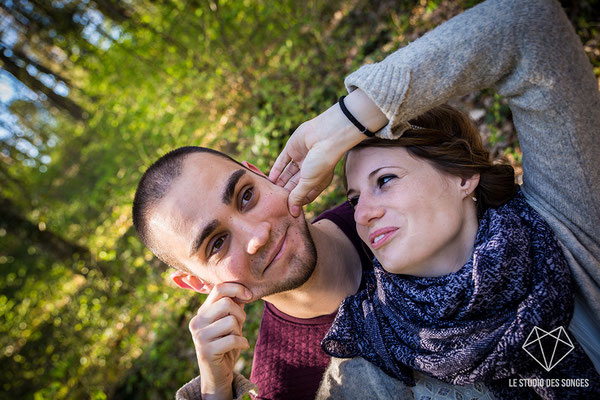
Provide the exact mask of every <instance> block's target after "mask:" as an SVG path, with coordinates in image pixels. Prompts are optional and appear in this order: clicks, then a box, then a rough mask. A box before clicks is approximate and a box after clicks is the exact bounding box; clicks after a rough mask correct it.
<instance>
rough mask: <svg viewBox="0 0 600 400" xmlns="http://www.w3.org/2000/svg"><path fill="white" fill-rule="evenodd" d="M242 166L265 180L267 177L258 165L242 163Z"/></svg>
mask: <svg viewBox="0 0 600 400" xmlns="http://www.w3.org/2000/svg"><path fill="white" fill-rule="evenodd" d="M242 165H243V166H244V167H246V168H248V169H249V170H250V171H252V172H254V173H256V174H258V175H261V176H264V177H265V178H266V177H267V176H266V175H265V174H264V173H263V172H262V171H261V170H260V169H259V168H258V167H257V166H256V165H254V164H252V163H249V162H248V161H242Z"/></svg>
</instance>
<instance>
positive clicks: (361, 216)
mask: <svg viewBox="0 0 600 400" xmlns="http://www.w3.org/2000/svg"><path fill="white" fill-rule="evenodd" d="M365 197H366V196H362V195H361V197H360V199H359V200H358V204H357V205H356V207H355V208H354V221H356V223H357V224H359V225H363V226H369V225H371V224H373V223H374V222H375V221H377V220H378V219H379V218H381V217H382V216H383V214H385V210H384V208H383V207H381V206H378V205H377V204H375V203H374V202H373V200H372V199H371V200H369V199H367V198H365Z"/></svg>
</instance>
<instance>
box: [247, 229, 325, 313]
mask: <svg viewBox="0 0 600 400" xmlns="http://www.w3.org/2000/svg"><path fill="white" fill-rule="evenodd" d="M301 226H302V228H300V236H301V238H302V248H301V249H299V251H298V250H296V251H294V253H293V254H292V256H291V259H290V260H289V262H287V264H288V269H287V271H286V272H285V273H284V275H285V276H286V279H285V281H283V282H281V281H280V282H275V283H273V284H272V285H270V286H269V287H268V288H266V287H265V288H263V290H261V291H260V292H262V293H256V294H257V295H258V296H256V297H254V296H253V298H255V299H259V298H262V299H264V300H267V301H269V299H268V298H271V297H272V296H275V295H277V294H280V293H284V292H289V291H291V290H294V289H297V288H299V287H300V286H302V285H304V284H305V283H306V282H307V281H308V280H309V279H310V277H311V276H312V274H313V272H314V271H315V267H316V266H317V249H316V247H315V244H314V241H313V239H312V236H311V234H310V231H309V229H308V225H307V223H306V221H304V224H302V225H301ZM280 261H283V260H280ZM267 272H269V271H267ZM270 272H273V271H270ZM253 293H254V292H253Z"/></svg>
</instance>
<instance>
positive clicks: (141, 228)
mask: <svg viewBox="0 0 600 400" xmlns="http://www.w3.org/2000/svg"><path fill="white" fill-rule="evenodd" d="M193 153H208V154H213V155H216V156H219V157H223V158H225V159H227V160H229V161H231V162H234V163H236V164H238V165H240V166H241V167H242V168H245V167H244V166H243V165H242V164H240V163H239V162H237V161H236V160H234V159H233V158H231V157H229V156H228V155H227V154H224V153H221V152H220V151H217V150H213V149H209V148H206V147H199V146H184V147H179V148H177V149H175V150H172V151H170V152H168V153H167V154H165V155H163V156H162V157H160V158H159V159H158V160H156V161H155V162H154V163H153V164H152V165H151V166H150V167H149V168H148V169H147V170H146V172H144V175H143V176H142V179H140V182H139V183H138V186H137V189H136V191H135V197H134V200H133V226H134V227H135V230H136V231H137V233H138V235H139V237H140V239H141V240H142V242H143V243H144V244H145V245H146V247H148V248H149V249H150V250H151V251H152V252H153V253H154V254H155V255H156V256H157V257H158V258H160V259H161V260H162V261H163V262H165V263H167V264H169V265H171V266H172V267H175V268H178V269H182V270H184V271H186V272H189V271H187V268H186V267H185V266H184V265H180V264H179V263H178V262H177V261H176V260H175V259H173V258H172V257H170V256H169V255H168V254H164V252H161V251H159V248H158V246H156V244H155V243H153V241H152V238H151V234H150V229H149V227H148V217H149V215H150V214H151V212H152V210H153V208H154V206H156V204H157V203H158V202H159V201H160V200H162V199H163V198H164V197H165V195H166V194H167V193H168V192H169V189H170V187H171V185H172V183H173V181H174V180H175V179H176V178H178V177H179V176H180V175H181V172H182V166H183V161H184V160H185V158H186V157H187V156H188V155H190V154H193Z"/></svg>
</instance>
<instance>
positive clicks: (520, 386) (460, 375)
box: [321, 192, 600, 399]
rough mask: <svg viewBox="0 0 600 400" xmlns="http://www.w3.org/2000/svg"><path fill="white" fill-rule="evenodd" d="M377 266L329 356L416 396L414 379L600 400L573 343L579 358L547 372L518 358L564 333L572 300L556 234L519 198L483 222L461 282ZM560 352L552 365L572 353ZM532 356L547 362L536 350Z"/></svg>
mask: <svg viewBox="0 0 600 400" xmlns="http://www.w3.org/2000/svg"><path fill="white" fill-rule="evenodd" d="M374 264H375V265H374V270H371V271H367V272H365V276H364V278H363V279H364V282H365V283H366V288H365V289H364V290H362V291H360V292H359V293H357V294H356V295H354V296H351V297H348V298H347V299H345V300H344V301H343V303H342V305H341V306H340V309H339V311H338V314H337V316H336V319H335V321H334V323H333V325H332V327H331V329H330V330H329V333H328V334H327V336H326V337H325V339H323V342H322V344H321V345H322V347H323V350H325V352H326V353H328V354H330V355H332V356H335V357H341V358H349V357H356V356H361V357H363V358H365V359H366V360H368V361H370V362H372V363H373V364H375V365H377V366H378V367H379V368H381V369H382V370H383V371H385V372H386V373H387V374H388V375H390V376H392V377H395V378H397V379H400V380H402V381H404V382H405V383H406V384H408V385H410V386H414V378H413V374H412V370H417V371H420V372H422V373H424V374H426V375H429V376H433V377H435V378H437V379H440V380H442V381H444V382H447V383H451V384H455V385H466V384H472V383H477V382H479V383H485V384H486V385H487V386H488V387H489V389H490V390H492V392H493V393H494V395H495V396H496V398H498V399H517V398H518V399H530V398H531V399H534V398H539V397H541V398H544V399H571V398H589V399H591V398H598V399H600V382H599V381H600V377H599V376H598V374H597V373H596V372H595V369H594V367H593V365H592V363H591V361H590V360H589V358H588V357H587V356H586V355H585V353H584V352H583V350H582V349H581V347H580V345H579V344H578V343H577V342H576V341H575V340H574V338H573V337H572V335H571V341H572V343H573V345H574V347H575V348H574V350H573V351H572V352H571V353H569V354H568V355H567V356H566V357H565V358H564V359H563V360H561V361H560V362H559V363H558V364H557V365H556V366H554V367H553V368H551V370H550V371H549V372H547V371H546V370H545V369H544V368H542V366H540V364H539V363H538V362H537V361H535V360H534V358H533V357H532V356H531V355H529V354H528V353H527V352H526V351H525V350H524V349H523V348H522V346H523V345H524V344H525V343H526V339H528V336H529V335H530V333H531V332H532V331H533V330H534V327H536V326H537V327H538V328H541V329H543V330H544V331H546V332H550V331H552V330H554V329H555V328H558V327H560V326H563V327H564V328H565V329H566V328H567V326H568V325H569V322H570V320H571V317H572V315H573V291H572V282H571V276H570V272H569V268H568V265H567V263H566V261H565V258H564V256H563V253H562V250H561V249H560V247H559V244H558V242H557V240H556V238H555V236H554V233H553V232H552V230H551V229H550V227H549V226H548V225H547V224H546V222H545V221H544V220H543V219H542V218H541V217H540V216H539V215H538V214H537V213H536V212H535V211H534V210H533V209H532V208H531V207H530V206H529V205H528V204H527V203H526V201H525V199H524V197H523V195H522V194H521V193H520V192H519V193H518V194H517V195H516V196H515V198H513V199H512V200H510V201H509V202H508V203H506V204H504V205H503V206H501V207H498V208H495V209H488V210H487V211H486V212H485V213H484V215H483V217H482V219H481V220H480V224H479V230H478V232H477V238H476V241H475V247H474V250H473V255H472V257H471V259H470V260H469V261H468V262H467V263H466V264H465V265H464V266H463V267H462V268H461V269H460V270H459V271H457V272H453V273H451V274H449V275H445V276H441V277H434V278H420V277H413V276H408V275H398V274H390V273H388V272H386V271H385V270H384V269H383V268H382V266H381V264H379V262H377V260H375V261H374ZM540 332H541V331H540ZM534 335H535V333H534ZM532 337H535V336H532ZM530 339H531V338H530ZM546 339H549V337H546ZM554 343H555V342H552V344H551V346H554ZM560 344H561V346H560V347H557V353H556V355H558V354H559V353H560V352H561V351H562V352H563V353H564V352H566V350H568V348H567V349H565V348H564V347H563V346H562V345H563V343H562V342H560ZM547 347H548V343H547V342H546V343H544V348H547ZM527 349H528V350H530V352H532V353H533V354H534V355H535V356H536V357H538V358H540V357H543V356H542V355H541V354H538V353H540V351H539V350H536V349H539V346H538V347H536V346H535V344H534V345H533V347H531V346H528V347H527ZM536 351H537V353H536ZM563 353H561V355H562V354H563ZM541 359H542V361H543V358H541ZM547 361H548V360H547ZM510 378H512V381H511V380H510ZM515 378H517V379H516V380H515ZM524 378H531V379H538V380H537V381H531V380H529V381H524ZM539 379H543V380H544V381H543V382H541V381H539ZM547 379H555V380H554V381H552V380H549V381H548V380H547ZM563 379H588V381H587V384H588V386H587V387H573V386H572V385H571V383H572V382H574V381H568V382H566V383H564V382H563V381H561V380H563ZM557 380H558V381H557ZM579 382H581V381H579ZM583 384H584V385H585V381H584V383H583ZM531 386H535V387H531ZM567 386H569V387H567ZM594 394H597V395H599V396H595V395H594ZM538 396H539V397H538Z"/></svg>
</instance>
